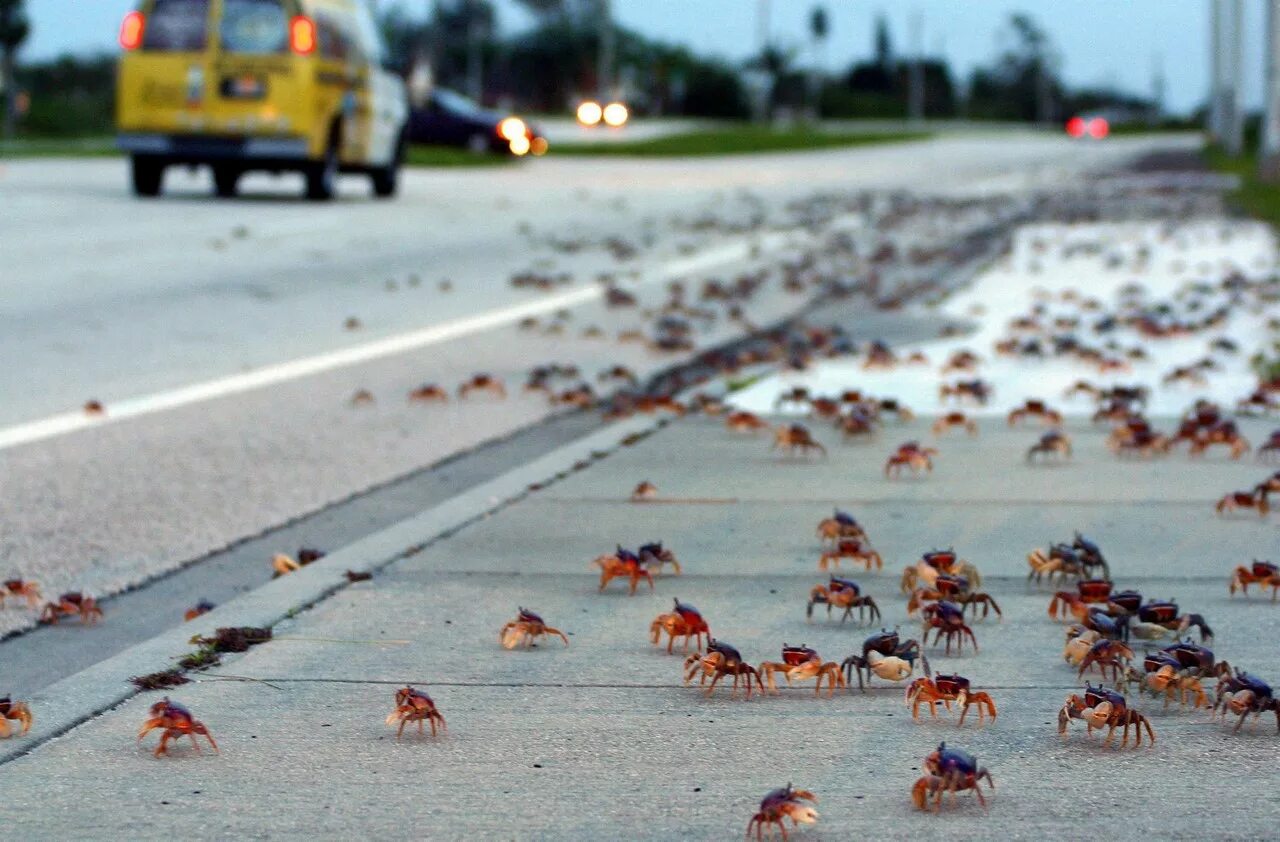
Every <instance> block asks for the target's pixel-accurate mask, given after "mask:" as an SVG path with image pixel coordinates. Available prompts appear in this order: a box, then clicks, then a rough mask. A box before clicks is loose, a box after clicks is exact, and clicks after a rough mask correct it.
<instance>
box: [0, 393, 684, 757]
mask: <svg viewBox="0 0 1280 842" xmlns="http://www.w3.org/2000/svg"><path fill="white" fill-rule="evenodd" d="M667 423H668V421H667V419H665V418H662V417H652V416H638V417H633V418H627V419H623V420H621V421H617V422H615V423H613V424H609V425H608V426H606V427H604V428H603V429H601V430H597V431H596V432H594V433H591V434H589V435H587V436H584V437H582V438H581V439H578V440H577V441H575V442H572V443H570V444H567V445H564V446H562V447H559V448H557V449H555V450H553V451H551V452H550V453H548V454H546V455H545V456H541V457H538V458H537V459H535V460H533V461H532V462H529V463H527V464H525V465H522V466H520V467H518V468H515V469H513V470H511V471H508V472H507V473H505V474H503V475H501V476H499V477H497V478H495V479H492V480H489V481H488V482H485V483H482V484H480V485H478V486H476V487H474V488H471V489H468V490H467V491H464V492H463V493H461V494H459V495H457V496H456V497H452V498H450V499H449V500H447V501H445V502H444V503H441V504H439V505H438V506H435V507H433V508H431V509H428V510H426V511H425V512H422V513H421V514H418V515H415V516H414V517H411V518H408V519H407V520H403V521H401V522H399V523H397V524H395V525H393V526H390V527H387V528H386V529H384V530H382V531H381V532H377V533H375V534H373V535H370V536H367V537H365V538H362V539H361V540H359V541H356V542H355V543H353V544H349V545H347V546H346V547H343V548H342V549H339V550H336V551H334V552H332V553H330V554H328V555H326V556H325V557H324V558H322V559H320V560H319V561H316V562H314V563H312V564H309V565H307V566H306V567H304V568H302V569H301V570H299V571H297V572H295V573H291V574H289V575H288V576H282V577H280V578H279V579H275V580H273V581H270V582H268V583H267V584H265V585H263V586H261V587H259V588H256V589H254V590H253V591H250V592H249V593H246V594H244V595H242V596H239V597H237V598H236V599H234V600H232V601H230V602H227V603H225V604H224V605H222V606H219V607H218V608H215V609H214V610H212V611H210V612H209V613H207V614H204V615H202V616H200V617H198V618H196V619H195V620H192V621H190V622H188V623H184V624H183V625H182V626H180V627H178V628H175V629H170V630H169V631H166V632H164V633H163V634H160V635H157V636H156V637H153V638H151V639H150V640H148V641H146V642H144V643H139V644H137V645H135V646H132V647H130V648H129V649H126V650H125V651H123V652H121V653H119V654H117V655H115V656H113V657H111V658H108V659H107V660H105V661H102V662H100V663H98V664H95V665H93V666H92V667H89V668H88V669H86V670H82V671H81V672H78V673H76V674H75V675H72V676H69V677H67V678H64V679H63V680H61V681H59V682H57V683H55V684H52V685H50V686H48V687H46V688H44V689H42V690H40V691H39V692H37V693H35V694H33V695H32V696H31V697H30V698H27V699H23V700H22V701H25V702H27V703H28V704H30V705H31V708H32V711H33V713H34V715H35V722H34V724H33V725H32V728H31V731H30V733H28V734H27V736H25V737H13V738H11V739H9V740H6V741H5V742H4V744H3V745H0V764H3V763H7V762H9V761H11V760H14V759H16V758H18V757H21V756H23V755H25V754H28V753H30V752H31V751H34V750H35V749H36V748H38V747H39V746H41V745H42V744H44V743H45V742H47V741H49V740H51V739H54V738H55V737H59V736H61V735H63V734H65V733H67V732H68V731H70V730H71V729H73V728H75V727H76V726H77V725H79V724H81V723H82V722H85V721H87V720H89V719H92V718H93V717H95V716H97V715H99V714H101V713H103V712H105V711H107V710H110V709H111V708H113V707H115V706H117V705H119V704H121V703H122V702H124V701H126V700H128V699H130V698H132V697H133V696H135V695H137V694H138V693H140V692H142V691H140V690H137V689H136V688H134V686H133V685H132V684H131V683H130V682H129V679H130V678H131V677H133V676H135V675H145V674H147V673H152V672H159V671H161V670H166V669H171V668H172V667H173V665H174V661H175V660H176V659H177V658H178V657H180V656H182V655H185V654H187V653H188V652H189V651H190V650H191V642H190V639H191V637H192V636H193V635H202V636H210V635H212V634H213V633H214V630H215V629H217V628H219V627H225V626H259V627H274V626H275V625H276V624H278V623H279V622H281V621H282V620H284V619H286V618H287V617H289V616H290V615H291V614H294V613H296V612H298V611H302V610H305V609H307V608H310V607H311V606H312V605H315V604H316V603H318V602H320V601H321V600H323V599H325V598H326V597H329V596H331V595H332V594H334V593H336V592H337V591H339V590H341V589H343V588H344V587H346V586H347V585H348V584H350V583H349V582H348V581H347V577H346V571H348V570H352V571H356V572H365V573H376V572H377V571H379V570H381V569H383V568H384V567H387V566H388V565H390V564H392V563H394V562H396V561H399V560H400V559H402V558H406V557H408V556H411V555H415V554H417V553H418V552H420V551H421V550H423V549H424V548H425V547H427V546H429V545H430V544H432V543H434V542H435V541H437V540H439V539H441V538H445V537H448V536H449V535H451V534H452V533H454V532H456V531H458V530H459V529H462V528H463V527H465V526H467V525H469V524H470V523H471V522H473V521H475V520H477V519H479V518H482V517H485V516H487V515H490V514H492V513H493V512H496V511H498V510H499V509H502V508H505V507H506V506H508V505H510V504H512V503H515V502H517V501H519V500H521V499H523V498H524V497H526V496H528V494H530V493H531V492H532V491H533V490H536V488H539V487H541V486H542V485H543V484H545V483H547V482H549V481H553V480H556V479H561V478H563V477H564V476H566V475H567V474H569V473H570V472H571V471H574V470H577V469H579V468H580V467H581V465H582V463H584V462H585V463H591V462H594V461H596V460H598V459H600V458H603V457H604V456H606V455H608V454H609V453H611V452H613V451H615V450H617V449H618V448H619V447H622V446H625V445H626V444H628V443H630V441H631V440H632V439H633V438H634V437H636V436H645V435H648V434H650V433H652V432H655V431H656V430H658V429H659V428H661V427H663V426H665V425H666V424H667Z"/></svg>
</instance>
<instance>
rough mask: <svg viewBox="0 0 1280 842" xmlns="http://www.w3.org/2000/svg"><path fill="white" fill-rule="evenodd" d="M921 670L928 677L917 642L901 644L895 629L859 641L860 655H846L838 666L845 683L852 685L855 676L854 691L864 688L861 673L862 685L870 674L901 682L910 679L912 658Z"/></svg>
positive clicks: (903, 642)
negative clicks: (860, 645)
mask: <svg viewBox="0 0 1280 842" xmlns="http://www.w3.org/2000/svg"><path fill="white" fill-rule="evenodd" d="M917 658H918V659H919V660H920V664H921V666H922V668H923V669H924V674H925V675H927V676H932V675H933V672H932V671H931V670H930V669H929V659H928V658H926V657H925V656H924V652H922V651H921V648H920V642H919V641H917V640H907V641H903V640H901V639H900V638H899V637H898V631H897V629H894V630H893V631H885V630H884V629H881V630H880V631H879V632H877V633H876V634H873V635H871V636H870V637H868V638H867V639H866V640H864V641H863V642H862V654H861V655H850V656H849V657H847V658H845V659H844V661H843V662H842V663H841V664H840V668H841V669H842V670H844V673H845V677H846V679H847V681H848V682H850V683H852V681H853V673H854V671H855V670H856V671H857V674H858V689H859V690H863V689H865V685H864V684H863V680H862V674H863V673H864V672H865V673H866V676H867V679H866V683H867V684H870V683H871V674H872V673H875V674H876V675H877V676H879V677H880V678H883V679H885V680H886V681H903V680H905V679H907V678H910V677H911V673H912V672H913V671H914V669H915V662H916V659H917Z"/></svg>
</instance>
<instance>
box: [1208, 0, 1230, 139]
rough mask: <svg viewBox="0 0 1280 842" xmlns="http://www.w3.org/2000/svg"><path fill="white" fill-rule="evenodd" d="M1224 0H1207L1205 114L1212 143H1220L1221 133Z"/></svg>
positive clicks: (1222, 121) (1222, 122)
mask: <svg viewBox="0 0 1280 842" xmlns="http://www.w3.org/2000/svg"><path fill="white" fill-rule="evenodd" d="M1225 2H1226V0H1208V3H1209V107H1208V109H1207V113H1206V115H1205V117H1206V119H1207V120H1208V125H1207V126H1206V128H1207V129H1208V131H1209V140H1210V141H1211V142H1213V143H1221V142H1222V135H1223V126H1224V125H1225V121H1224V120H1223V116H1224V115H1223V109H1222V105H1223V102H1224V100H1225V97H1224V93H1225V92H1224V90H1223V86H1222V77H1223V76H1224V74H1223V68H1224V66H1225V62H1223V60H1222V41H1223V38H1222V13H1223V3H1225Z"/></svg>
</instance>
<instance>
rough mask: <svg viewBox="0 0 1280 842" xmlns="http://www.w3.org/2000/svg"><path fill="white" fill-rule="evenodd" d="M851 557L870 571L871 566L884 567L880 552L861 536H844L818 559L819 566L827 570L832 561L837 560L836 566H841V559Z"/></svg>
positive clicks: (851, 559)
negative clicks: (860, 537)
mask: <svg viewBox="0 0 1280 842" xmlns="http://www.w3.org/2000/svg"><path fill="white" fill-rule="evenodd" d="M842 558H843V559H849V560H850V561H853V562H855V563H857V562H861V563H862V564H864V565H865V566H866V568H867V571H868V572H870V570H871V566H872V565H875V568H876V569H877V570H881V569H883V568H884V559H882V558H881V557H880V553H878V552H876V551H875V550H873V549H872V548H871V546H870V545H869V544H867V543H866V542H865V541H863V540H862V539H859V538H842V539H840V541H838V542H837V543H836V546H835V548H834V549H830V550H826V551H825V552H823V554H822V556H821V557H820V558H819V559H818V567H819V569H821V570H826V569H827V567H828V565H830V564H831V562H835V565H836V567H839V566H840V559H842Z"/></svg>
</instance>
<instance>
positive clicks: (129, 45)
mask: <svg viewBox="0 0 1280 842" xmlns="http://www.w3.org/2000/svg"><path fill="white" fill-rule="evenodd" d="M146 25H147V19H146V18H144V17H143V16H142V12H130V13H129V14H127V15H125V16H124V22H123V23H121V24H120V46H121V47H124V48H125V49H126V50H136V49H138V48H139V47H141V46H142V30H143V29H145V28H146Z"/></svg>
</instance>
